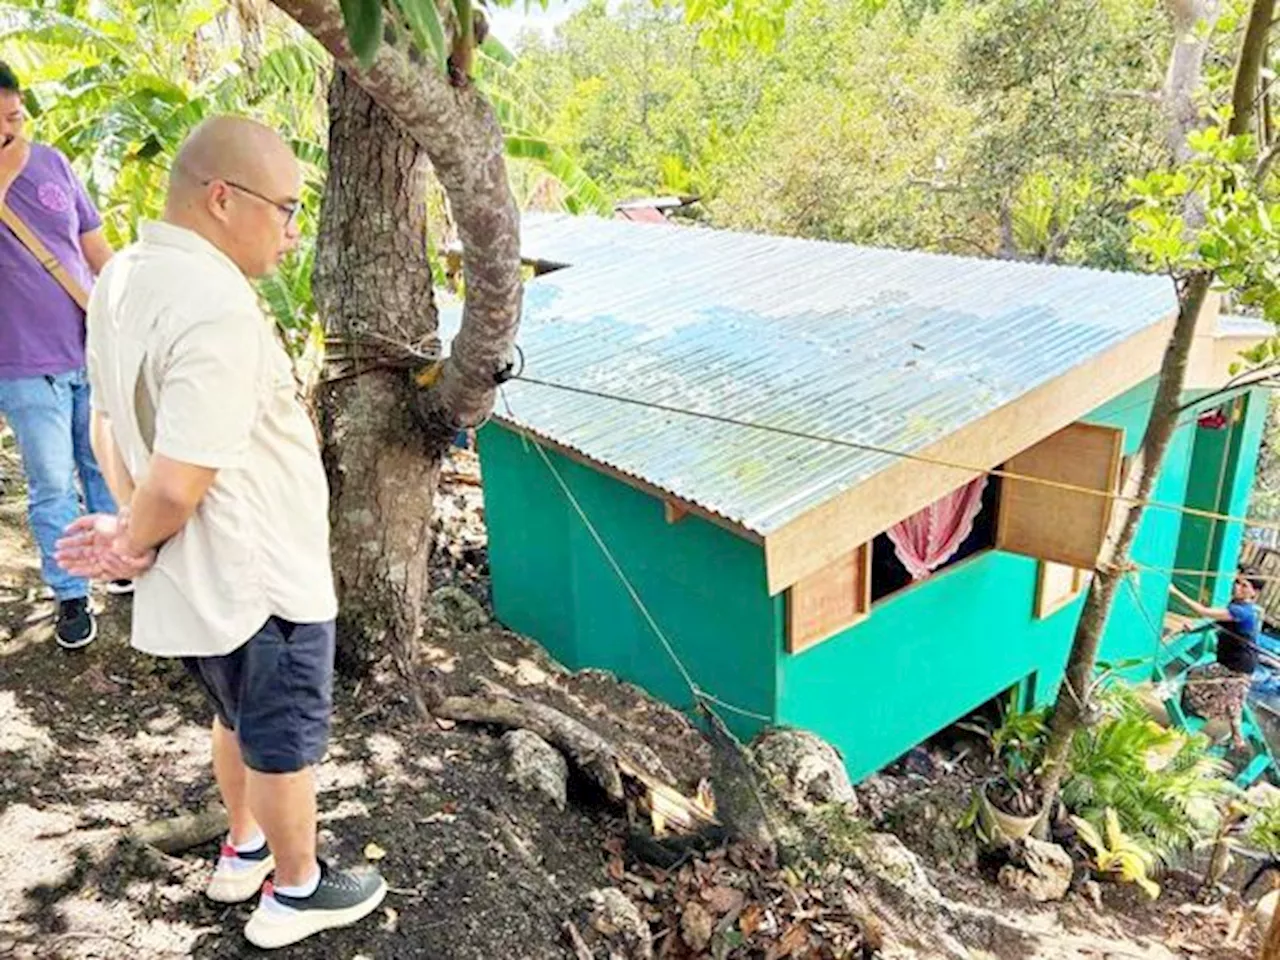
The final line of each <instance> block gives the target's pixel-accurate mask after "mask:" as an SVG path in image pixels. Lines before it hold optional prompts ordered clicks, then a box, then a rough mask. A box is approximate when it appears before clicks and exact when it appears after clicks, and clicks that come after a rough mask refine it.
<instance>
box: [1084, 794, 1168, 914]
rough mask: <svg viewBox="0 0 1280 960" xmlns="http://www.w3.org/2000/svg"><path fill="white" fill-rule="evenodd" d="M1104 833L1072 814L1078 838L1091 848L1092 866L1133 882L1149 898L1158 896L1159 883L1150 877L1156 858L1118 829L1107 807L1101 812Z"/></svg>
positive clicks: (1117, 823)
mask: <svg viewBox="0 0 1280 960" xmlns="http://www.w3.org/2000/svg"><path fill="white" fill-rule="evenodd" d="M1103 816H1104V819H1105V821H1106V836H1105V837H1104V836H1103V834H1102V833H1101V832H1100V831H1099V830H1098V828H1097V827H1095V826H1094V825H1093V824H1092V823H1090V822H1089V821H1088V820H1085V819H1084V818H1082V817H1072V818H1071V822H1072V823H1074V824H1075V827H1076V830H1077V831H1079V833H1080V838H1081V839H1082V840H1084V842H1085V843H1087V844H1088V845H1089V847H1090V848H1091V849H1092V850H1093V862H1094V869H1095V870H1097V872H1098V873H1100V874H1103V875H1107V874H1112V875H1115V876H1117V877H1119V878H1120V879H1121V880H1124V881H1127V882H1129V883H1136V884H1137V885H1138V886H1139V887H1141V888H1142V890H1143V892H1145V893H1146V894H1147V896H1149V897H1150V898H1151V899H1152V900H1154V899H1155V898H1156V897H1158V896H1160V885H1159V884H1158V883H1156V882H1155V881H1154V880H1152V879H1151V877H1150V874H1151V871H1152V870H1153V869H1154V868H1155V860H1154V858H1153V857H1152V856H1151V854H1150V853H1148V852H1147V850H1146V849H1145V848H1144V847H1143V846H1142V844H1140V843H1138V842H1136V841H1135V840H1134V839H1133V838H1132V837H1129V836H1127V835H1126V834H1125V832H1124V831H1123V830H1122V829H1121V828H1120V818H1119V817H1118V816H1117V815H1116V812H1115V811H1114V810H1112V809H1111V808H1110V807H1108V808H1107V809H1106V811H1105V812H1104V815H1103Z"/></svg>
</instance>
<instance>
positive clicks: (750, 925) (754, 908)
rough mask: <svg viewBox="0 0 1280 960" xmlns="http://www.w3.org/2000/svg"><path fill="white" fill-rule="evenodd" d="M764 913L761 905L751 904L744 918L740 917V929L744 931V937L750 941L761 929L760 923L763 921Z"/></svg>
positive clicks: (743, 912)
mask: <svg viewBox="0 0 1280 960" xmlns="http://www.w3.org/2000/svg"><path fill="white" fill-rule="evenodd" d="M763 916H764V911H762V910H761V909H760V904H758V903H749V904H747V907H746V909H745V910H743V911H742V916H740V917H738V929H739V930H741V931H742V935H743V936H744V937H746V938H747V939H748V940H749V939H751V937H753V936H754V935H755V932H756V931H757V930H759V929H760V921H761V920H762V919H763Z"/></svg>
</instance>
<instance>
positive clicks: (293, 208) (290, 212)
mask: <svg viewBox="0 0 1280 960" xmlns="http://www.w3.org/2000/svg"><path fill="white" fill-rule="evenodd" d="M214 180H221V181H222V182H223V183H225V184H226V185H227V186H228V187H231V189H233V190H239V191H240V192H241V193H247V194H248V195H249V196H251V197H253V198H254V199H256V200H261V201H262V202H263V203H269V204H271V206H273V207H275V208H276V209H277V210H279V211H280V212H281V213H283V214H284V215H285V221H284V228H285V229H286V230H288V229H290V228H292V227H294V226H296V225H297V223H298V214H300V213H301V212H302V201H301V200H290V201H288V202H286V203H281V202H280V201H279V200H272V199H271V198H270V197H268V196H264V195H263V194H261V193H259V192H258V191H257V190H252V189H250V188H249V187H246V186H244V185H243V184H239V183H236V182H235V181H234V180H227V179H226V178H225V177H211V178H210V179H208V180H202V181H201V182H200V186H202V187H207V186H208V185H209V184H211V183H213V181H214Z"/></svg>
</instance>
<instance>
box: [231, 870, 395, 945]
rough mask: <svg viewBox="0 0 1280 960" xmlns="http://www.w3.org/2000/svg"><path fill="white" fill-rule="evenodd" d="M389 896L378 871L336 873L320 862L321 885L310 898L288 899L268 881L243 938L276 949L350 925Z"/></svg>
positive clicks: (370, 911) (336, 871) (366, 914)
mask: <svg viewBox="0 0 1280 960" xmlns="http://www.w3.org/2000/svg"><path fill="white" fill-rule="evenodd" d="M386 895H387V883H386V881H385V880H383V879H382V877H381V876H379V875H378V872H377V871H376V870H373V869H372V868H366V869H362V870H335V869H333V868H332V867H330V866H329V865H328V864H327V863H325V862H324V861H323V860H321V861H320V884H319V886H317V887H316V889H315V892H314V893H312V894H311V896H309V897H290V896H286V895H285V894H283V893H277V892H276V891H275V888H274V886H273V885H272V884H271V883H270V882H269V881H268V882H267V883H265V884H263V886H262V898H261V899H260V900H259V901H258V906H257V909H255V910H254V911H253V916H251V917H250V918H249V922H248V923H247V924H245V928H244V935H245V938H246V939H247V940H248V941H249V942H250V943H252V944H253V945H254V946H255V947H261V948H262V949H264V950H274V949H275V948H276V947H284V946H288V945H289V944H291V943H297V942H298V941H299V940H305V939H306V938H307V937H309V936H311V935H312V934H313V933H319V932H320V931H321V930H331V929H333V928H334V927H347V926H350V925H351V924H353V923H355V922H356V921H358V920H362V919H363V918H365V917H367V916H368V915H369V914H370V913H372V912H373V911H374V910H376V909H377V908H378V904H380V903H382V898H383V897H385V896H386Z"/></svg>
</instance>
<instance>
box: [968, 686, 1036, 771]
mask: <svg viewBox="0 0 1280 960" xmlns="http://www.w3.org/2000/svg"><path fill="white" fill-rule="evenodd" d="M1047 716H1048V715H1047V711H1046V710H1044V709H1035V710H1021V709H1019V708H1018V694H1017V691H1010V693H1009V695H1008V700H1007V702H1006V703H1005V704H1004V706H1003V708H1002V709H1001V711H1000V721H999V722H998V723H995V724H992V723H990V722H988V721H979V722H976V723H961V724H958V726H959V727H960V728H961V729H963V730H968V731H969V732H971V733H976V734H978V735H979V736H981V737H982V738H983V739H984V740H986V742H987V748H988V750H990V752H991V758H992V760H994V761H995V762H996V763H997V764H998V765H999V766H1000V768H1001V770H1002V772H1003V774H1004V777H1005V779H1006V780H1007V781H1008V782H1009V785H1010V786H1015V785H1017V784H1019V783H1022V782H1025V779H1026V778H1027V777H1028V776H1030V775H1031V774H1032V773H1033V772H1034V771H1035V769H1036V767H1038V766H1039V764H1040V759H1041V756H1042V753H1043V750H1044V743H1045V738H1046V737H1047V735H1048V732H1049V728H1048V726H1047V723H1046V720H1047Z"/></svg>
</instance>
